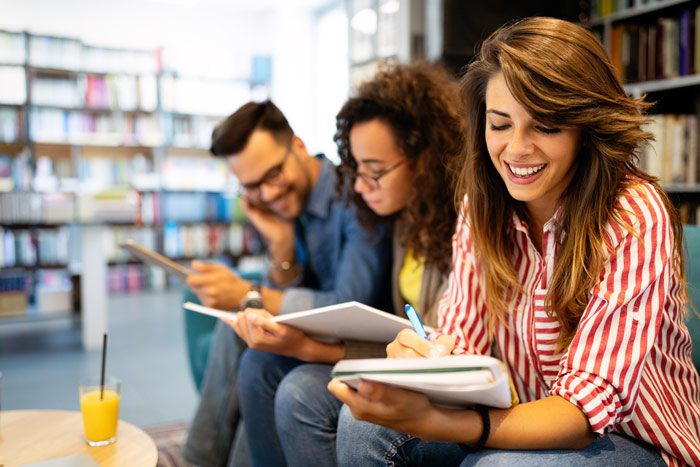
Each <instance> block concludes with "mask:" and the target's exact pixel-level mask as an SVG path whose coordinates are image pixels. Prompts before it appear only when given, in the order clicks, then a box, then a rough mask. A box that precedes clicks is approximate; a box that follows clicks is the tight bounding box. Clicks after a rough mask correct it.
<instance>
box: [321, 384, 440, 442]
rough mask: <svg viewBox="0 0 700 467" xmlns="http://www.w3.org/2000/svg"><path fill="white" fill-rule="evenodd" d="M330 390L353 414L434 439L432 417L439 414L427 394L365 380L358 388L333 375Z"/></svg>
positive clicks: (356, 416)
mask: <svg viewBox="0 0 700 467" xmlns="http://www.w3.org/2000/svg"><path fill="white" fill-rule="evenodd" d="M328 390H329V391H330V392H331V394H333V395H334V396H335V397H337V398H338V399H340V400H341V401H342V402H344V403H345V404H346V405H347V406H348V408H349V409H350V411H351V412H352V416H353V417H355V418H356V419H358V420H364V421H367V422H370V423H375V424H377V425H382V426H385V427H387V428H391V429H392V430H396V431H400V432H402V433H408V434H411V435H414V436H417V437H419V438H422V439H427V440H429V439H431V434H430V432H431V428H430V427H431V425H432V423H431V420H432V419H434V418H435V417H436V416H437V415H438V409H436V408H435V407H434V406H433V405H432V404H431V403H430V401H428V398H427V397H426V396H425V394H421V393H418V392H414V391H407V390H405V389H399V388H395V387H391V386H387V385H386V384H381V383H376V382H370V381H362V382H360V385H359V386H358V387H357V391H355V390H354V389H352V388H350V387H349V386H348V385H347V384H345V383H341V382H340V381H339V380H337V379H333V380H331V381H330V382H329V383H328Z"/></svg>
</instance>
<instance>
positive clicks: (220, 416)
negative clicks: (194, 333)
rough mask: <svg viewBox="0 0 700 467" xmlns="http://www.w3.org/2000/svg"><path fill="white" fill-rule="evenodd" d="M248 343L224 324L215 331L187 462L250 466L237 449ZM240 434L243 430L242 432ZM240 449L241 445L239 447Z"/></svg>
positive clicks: (186, 449) (212, 466) (186, 452)
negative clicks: (239, 378)
mask: <svg viewBox="0 0 700 467" xmlns="http://www.w3.org/2000/svg"><path fill="white" fill-rule="evenodd" d="M244 350H246V347H245V343H244V342H243V341H242V340H240V338H239V337H238V336H237V335H236V333H235V332H234V331H233V329H231V327H230V326H228V325H227V324H226V323H224V322H219V323H217V324H216V327H215V328H214V334H213V336H212V341H211V346H210V348H209V357H208V360H207V367H206V370H205V372H204V381H203V383H202V394H201V399H200V402H199V406H198V407H197V412H196V413H195V416H194V420H193V421H192V425H191V426H190V431H189V433H188V435H187V440H186V442H185V445H184V446H183V448H182V454H183V456H184V457H185V459H187V461H189V462H191V463H193V464H195V465H198V466H202V467H220V466H225V465H231V466H236V467H242V466H246V465H248V461H247V458H246V454H245V452H244V451H241V449H240V448H239V447H235V449H234V437H235V436H236V429H237V427H238V422H239V418H240V417H239V404H238V391H237V390H236V373H237V371H238V365H239V362H240V355H241V353H243V354H245V353H246V352H244ZM238 431H240V430H238ZM236 445H237V446H240V443H236Z"/></svg>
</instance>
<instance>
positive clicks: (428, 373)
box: [332, 355, 518, 408]
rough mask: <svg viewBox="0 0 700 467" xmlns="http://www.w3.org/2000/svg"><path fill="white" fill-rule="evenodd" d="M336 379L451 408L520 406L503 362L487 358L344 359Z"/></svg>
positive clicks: (355, 386)
mask: <svg viewBox="0 0 700 467" xmlns="http://www.w3.org/2000/svg"><path fill="white" fill-rule="evenodd" d="M332 376H333V377H334V378H337V379H339V380H340V381H342V382H344V383H345V384H347V385H349V386H351V387H353V388H357V386H358V384H359V383H360V381H361V380H366V381H377V382H380V383H385V384H389V385H391V386H396V387H399V388H404V389H410V390H412V391H417V392H422V393H424V394H425V395H427V396H428V398H429V399H430V400H431V401H433V402H435V403H437V404H442V405H448V406H468V405H473V404H483V405H488V406H490V407H497V408H508V407H511V406H513V405H515V404H517V403H518V396H517V394H516V393H515V390H514V389H513V387H512V385H511V383H510V378H509V376H508V372H507V371H506V368H505V366H504V365H503V363H502V362H501V361H500V360H497V359H495V358H493V357H488V356H483V355H450V356H447V357H437V358H368V359H360V360H341V361H339V362H338V363H337V364H336V365H335V366H334V367H333V372H332Z"/></svg>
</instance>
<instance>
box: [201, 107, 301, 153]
mask: <svg viewBox="0 0 700 467" xmlns="http://www.w3.org/2000/svg"><path fill="white" fill-rule="evenodd" d="M255 130H265V131H268V132H270V134H271V135H272V137H273V138H274V139H275V141H277V142H279V143H280V144H287V143H288V142H289V140H290V138H291V137H292V135H293V134H294V132H293V131H292V127H291V126H289V122H288V121H287V118H286V117H285V116H284V114H283V113H282V112H281V111H280V109H279V108H278V107H277V106H276V105H275V104H273V103H272V101H270V100H266V101H264V102H248V103H247V104H243V105H242V106H241V107H240V108H239V109H238V110H236V111H235V112H234V113H232V114H231V115H229V116H228V117H226V120H224V121H223V122H221V123H219V124H218V125H216V127H215V128H214V131H213V132H212V135H211V148H209V151H211V153H212V154H214V155H215V156H219V157H227V156H231V155H233V154H238V153H239V152H241V151H242V150H243V148H245V146H246V144H248V140H249V139H250V135H251V134H252V133H253V131H255Z"/></svg>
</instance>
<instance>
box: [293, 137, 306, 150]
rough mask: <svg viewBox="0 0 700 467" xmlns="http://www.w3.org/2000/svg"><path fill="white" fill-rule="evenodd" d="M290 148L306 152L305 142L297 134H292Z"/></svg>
mask: <svg viewBox="0 0 700 467" xmlns="http://www.w3.org/2000/svg"><path fill="white" fill-rule="evenodd" d="M292 150H293V151H296V152H299V153H302V154H306V153H307V150H306V144H304V141H303V140H302V139H301V138H299V137H298V136H297V135H294V136H292Z"/></svg>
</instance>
